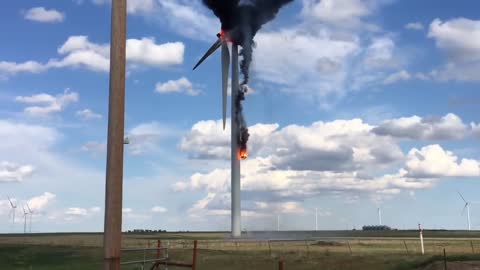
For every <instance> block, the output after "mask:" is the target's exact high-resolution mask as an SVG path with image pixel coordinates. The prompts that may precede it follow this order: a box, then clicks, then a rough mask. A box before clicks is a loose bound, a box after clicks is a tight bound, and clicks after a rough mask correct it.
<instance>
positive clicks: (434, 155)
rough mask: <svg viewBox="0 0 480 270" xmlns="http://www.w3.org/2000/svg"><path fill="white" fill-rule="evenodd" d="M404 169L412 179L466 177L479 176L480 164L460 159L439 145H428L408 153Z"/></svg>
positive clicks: (471, 160)
mask: <svg viewBox="0 0 480 270" xmlns="http://www.w3.org/2000/svg"><path fill="white" fill-rule="evenodd" d="M406 169H407V170H408V174H409V175H410V176H413V177H455V176H456V177H468V176H480V162H479V161H478V160H473V159H466V158H464V159H461V160H459V158H458V157H457V156H455V155H454V154H453V153H452V152H451V151H446V150H444V149H443V148H442V147H441V146H440V145H438V144H435V145H429V146H425V147H422V148H421V149H420V150H419V149H416V148H413V149H412V150H410V152H409V153H408V157H407V162H406Z"/></svg>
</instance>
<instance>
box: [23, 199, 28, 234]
mask: <svg viewBox="0 0 480 270" xmlns="http://www.w3.org/2000/svg"><path fill="white" fill-rule="evenodd" d="M22 208H23V233H27V216H28V213H27V211H26V210H25V205H22Z"/></svg>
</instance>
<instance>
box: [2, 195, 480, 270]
mask: <svg viewBox="0 0 480 270" xmlns="http://www.w3.org/2000/svg"><path fill="white" fill-rule="evenodd" d="M456 195H457V197H458V205H459V206H462V204H463V209H462V208H460V207H459V209H460V210H461V211H459V214H458V216H459V217H458V218H459V219H464V220H465V229H464V230H445V229H441V228H423V226H422V225H421V224H418V227H415V225H412V228H407V229H397V228H396V227H397V226H395V224H385V222H384V221H383V219H384V218H385V217H387V219H388V215H390V214H393V213H389V212H388V207H385V206H384V205H383V204H378V205H377V207H375V206H374V205H372V212H374V213H375V214H372V220H371V223H370V224H367V225H365V226H363V227H361V228H347V229H343V230H342V229H339V230H319V224H320V225H321V223H322V222H324V220H325V219H328V218H332V217H331V216H327V217H325V216H319V212H318V208H315V209H312V211H311V215H306V216H303V218H308V219H311V223H312V228H311V229H310V230H308V229H302V230H292V229H291V227H290V228H284V227H283V225H282V222H284V221H283V219H284V217H282V215H281V214H275V215H273V216H272V217H273V219H274V222H272V226H271V229H265V230H252V231H250V230H247V229H246V228H244V229H243V230H242V232H241V236H240V237H233V238H232V235H231V232H230V231H197V232H187V231H178V232H175V231H172V232H170V231H162V230H159V231H156V230H149V229H136V230H128V231H124V232H123V233H122V234H123V236H122V238H123V239H122V248H123V249H124V250H125V251H124V253H122V254H123V255H122V262H123V263H125V264H122V267H121V269H138V267H149V266H150V265H152V264H151V260H154V261H155V260H156V258H157V257H158V256H159V255H158V254H163V253H158V252H157V250H158V249H157V247H161V248H162V249H163V248H165V250H166V249H168V256H169V257H170V258H172V259H173V258H174V259H175V261H183V262H190V261H192V260H196V261H197V263H198V264H197V265H196V266H195V268H196V269H212V270H216V269H225V268H224V265H225V264H229V268H228V269H234V270H235V269H239V270H240V269H279V268H277V267H284V268H283V269H302V270H303V269H318V267H319V266H321V267H322V268H326V269H339V270H340V269H360V270H362V269H365V270H367V269H369V270H376V269H385V270H388V269H392V270H402V269H444V267H445V263H446V264H447V267H450V268H448V269H460V270H462V269H476V268H474V267H478V265H479V264H478V263H477V261H479V260H480V230H476V229H475V228H472V226H471V221H472V220H471V218H472V217H470V206H471V205H472V204H474V203H473V202H470V201H469V200H468V199H467V198H465V197H464V196H463V194H462V193H461V192H456ZM8 201H9V203H10V207H11V214H10V217H11V219H10V221H9V222H11V224H12V233H8V234H0V263H1V264H2V265H5V266H7V267H11V268H6V269H24V268H22V267H26V266H27V265H36V266H37V267H36V269H57V268H55V267H58V269H64V268H62V267H69V269H98V268H100V267H101V265H102V262H101V261H102V260H101V258H102V246H103V240H102V238H103V233H41V232H35V231H34V230H33V231H32V217H33V216H34V215H35V211H32V209H31V208H30V206H29V204H28V202H22V203H19V205H21V210H20V211H21V212H19V210H17V208H18V204H17V201H16V200H15V199H12V198H10V197H8ZM385 209H387V210H385ZM16 212H19V213H16ZM15 216H17V217H18V216H20V217H23V218H22V219H21V220H18V218H17V219H16V218H15ZM248 222H255V220H254V219H252V218H251V217H249V219H248ZM15 228H16V229H15ZM12 250H16V251H15V252H17V256H18V257H16V258H14V259H12V257H11V256H10V255H8V254H11V253H10V252H11V251H12ZM192 250H194V251H195V254H196V255H195V256H194V257H192ZM127 251H136V252H139V251H140V253H141V254H142V255H140V256H139V255H138V254H135V252H130V253H127ZM162 252H163V251H162ZM28 254H37V255H36V256H33V257H31V256H30V257H29V255H28ZM59 254H64V255H63V256H65V255H66V254H70V255H68V256H66V257H64V259H63V260H62V262H58V261H56V260H55V259H54V257H55V256H58V255H59ZM161 256H163V255H160V257H161ZM27 257H28V259H25V258H27ZM20 258H22V259H20ZM47 258H51V261H50V262H49V263H46V262H45V261H44V260H47ZM161 258H163V257H161ZM131 262H133V263H131ZM180 264H188V263H179V265H180ZM287 267H288V268H287ZM159 269H162V268H159ZM173 269H176V268H173Z"/></svg>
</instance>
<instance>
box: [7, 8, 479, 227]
mask: <svg viewBox="0 0 480 270" xmlns="http://www.w3.org/2000/svg"><path fill="white" fill-rule="evenodd" d="M478 8H479V4H478V3H475V2H474V1H457V2H455V3H453V2H452V1H441V2H438V1H431V0H426V1H421V3H420V2H418V1H413V0H406V1H398V0H397V1H395V0H336V1H333V0H303V1H302V0H295V1H294V2H293V3H292V4H290V5H288V6H287V7H285V8H284V9H283V10H281V12H280V13H279V14H278V16H277V18H276V19H275V20H274V21H272V22H270V23H268V24H267V25H265V26H264V28H263V29H262V30H260V32H259V33H258V34H257V36H256V37H255V42H256V48H255V50H254V60H253V64H252V70H251V82H250V87H251V89H252V91H251V94H249V95H247V100H246V101H245V115H246V120H247V123H248V125H249V126H250V133H251V137H250V142H249V148H250V156H249V158H248V159H247V160H246V161H243V162H242V190H243V193H242V208H243V211H242V216H243V225H242V227H243V228H245V229H247V230H255V229H275V228H276V219H277V215H280V217H281V227H282V229H313V228H314V224H315V223H314V221H315V219H314V213H315V208H318V210H319V214H320V217H319V228H320V229H341V228H352V227H357V228H359V227H361V226H362V225H365V224H374V223H377V216H376V213H377V210H376V209H377V207H381V208H382V209H383V221H384V223H385V224H387V225H390V226H392V227H396V228H414V227H415V226H416V224H417V223H418V222H421V223H422V224H424V225H425V227H430V228H433V227H435V228H448V229H464V228H466V227H467V224H466V216H465V215H463V216H462V215H461V210H462V207H463V202H462V200H461V199H460V197H459V196H458V194H457V190H458V191H461V192H462V193H463V194H464V196H465V197H466V198H467V200H471V201H472V204H471V216H472V227H473V228H475V229H479V228H480V217H479V214H480V209H479V208H480V205H478V204H475V203H474V201H475V200H476V197H477V196H478V192H476V190H478V189H479V182H478V181H479V178H480V151H479V148H478V146H477V145H478V142H479V139H480V120H479V114H478V110H476V108H477V107H478V105H479V104H480V94H479V93H478V86H479V78H480V77H478V75H477V72H476V70H479V68H480V17H479V15H478V14H476V13H475V12H474V11H476V10H478ZM0 15H1V16H0V18H1V19H0V21H1V23H0V31H1V32H2V33H4V38H3V39H2V46H1V48H0V196H1V197H0V232H20V231H22V230H23V226H22V222H23V217H22V215H23V213H22V209H21V208H22V205H26V204H27V203H28V205H29V206H30V207H31V208H32V210H33V215H31V216H32V221H33V226H32V231H35V232H47V231H49V232H50V231H100V230H102V229H103V203H104V183H105V148H106V146H105V142H106V130H107V109H108V104H107V102H108V63H109V59H108V57H109V54H108V52H109V39H110V28H109V27H110V26H109V23H110V3H109V1H108V0H71V1H42V3H41V6H39V3H37V2H34V1H9V2H8V4H4V5H3V7H2V9H1V10H0ZM218 30H219V22H218V20H217V19H216V18H215V17H214V16H213V15H212V14H211V12H210V11H209V10H207V9H206V8H204V7H203V6H202V4H201V1H199V0H195V1H191V0H128V41H127V59H128V61H127V62H128V65H127V66H128V67H127V81H126V130H125V134H126V135H127V136H128V137H129V138H130V141H131V144H129V145H127V146H126V148H125V178H124V229H133V228H152V229H157V228H158V229H168V230H228V229H229V227H230V218H229V207H230V198H229V181H230V180H229V161H228V157H229V147H228V144H229V134H230V132H229V131H228V129H229V127H227V131H223V130H222V128H221V119H220V118H221V106H220V105H221V93H220V76H219V75H220V63H219V61H220V57H219V54H218V53H217V54H215V55H214V56H212V57H211V58H209V59H208V60H207V61H206V62H205V63H204V64H203V65H202V66H201V67H200V68H199V69H197V70H196V71H195V72H193V71H192V70H191V68H192V66H193V65H194V64H195V62H196V61H197V59H198V58H199V57H200V56H201V55H202V54H203V53H204V51H205V50H206V49H207V48H208V47H209V46H210V45H211V43H212V42H213V41H214V40H215V38H216V37H215V34H216V33H217V31H218ZM7 196H9V197H10V198H12V201H13V202H14V204H16V205H18V207H17V209H16V211H15V215H16V223H15V224H13V225H12V211H11V209H10V206H9V202H8V200H7Z"/></svg>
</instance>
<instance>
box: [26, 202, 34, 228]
mask: <svg viewBox="0 0 480 270" xmlns="http://www.w3.org/2000/svg"><path fill="white" fill-rule="evenodd" d="M27 208H28V214H29V215H30V233H32V216H33V211H32V209H31V208H30V205H28V202H27Z"/></svg>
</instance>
